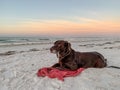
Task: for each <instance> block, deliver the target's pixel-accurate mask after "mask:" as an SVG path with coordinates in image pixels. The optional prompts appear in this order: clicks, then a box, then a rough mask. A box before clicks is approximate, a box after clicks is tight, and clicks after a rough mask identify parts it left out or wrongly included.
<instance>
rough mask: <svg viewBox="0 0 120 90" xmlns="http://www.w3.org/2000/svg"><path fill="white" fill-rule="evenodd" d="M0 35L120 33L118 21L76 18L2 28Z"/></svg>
mask: <svg viewBox="0 0 120 90" xmlns="http://www.w3.org/2000/svg"><path fill="white" fill-rule="evenodd" d="M1 29H3V30H2V31H0V33H7V32H8V33H14V34H15V33H20V34H22V33H24V34H27V33H28V34H55V35H63V34H71V35H73V34H102V33H105V34H109V33H120V21H112V20H106V21H105V20H94V19H87V18H78V19H77V22H76V21H67V20H43V21H28V22H21V23H19V24H15V25H8V26H4V27H2V28H1Z"/></svg>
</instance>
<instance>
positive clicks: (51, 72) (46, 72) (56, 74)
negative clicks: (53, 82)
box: [37, 67, 84, 81]
mask: <svg viewBox="0 0 120 90" xmlns="http://www.w3.org/2000/svg"><path fill="white" fill-rule="evenodd" d="M83 70H84V68H79V69H77V70H75V71H70V70H59V69H56V68H51V67H45V68H42V69H39V70H38V72H37V76H38V77H45V76H48V77H49V78H58V79H59V80H62V81H64V77H71V76H76V75H78V74H79V73H81V72H82V71H83Z"/></svg>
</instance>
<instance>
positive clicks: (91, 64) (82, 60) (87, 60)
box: [50, 40, 107, 70]
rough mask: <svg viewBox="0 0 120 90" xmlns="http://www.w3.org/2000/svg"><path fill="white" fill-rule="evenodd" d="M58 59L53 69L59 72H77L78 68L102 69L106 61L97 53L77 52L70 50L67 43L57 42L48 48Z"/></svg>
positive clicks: (69, 45)
mask: <svg viewBox="0 0 120 90" xmlns="http://www.w3.org/2000/svg"><path fill="white" fill-rule="evenodd" d="M50 51H51V53H55V54H56V55H57V57H58V59H59V61H58V63H56V64H54V65H53V66H52V67H53V68H58V69H60V70H77V69H78V68H103V67H106V66H107V63H106V59H105V58H104V56H103V55H102V54H100V53H98V52H77V51H75V50H73V49H72V48H71V44H70V43H69V42H68V41H64V40H57V41H56V42H54V46H52V47H51V48H50Z"/></svg>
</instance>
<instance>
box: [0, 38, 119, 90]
mask: <svg viewBox="0 0 120 90" xmlns="http://www.w3.org/2000/svg"><path fill="white" fill-rule="evenodd" d="M59 39H63V40H67V41H69V42H70V43H71V44H72V48H73V49H74V50H76V51H80V52H88V51H97V52H100V53H101V54H103V55H104V57H105V58H106V59H107V61H108V66H110V65H113V66H119V67H120V38H118V37H116V38H112V37H111V38H109V37H92V38H90V37H86V38H85V37H76V38H52V39H45V40H44V39H43V40H40V41H35V42H34V40H33V41H32V42H28V41H27V42H21V43H2V44H0V90H119V89H120V69H115V68H102V69H96V68H89V69H86V70H84V71H83V72H82V73H81V74H79V75H78V76H76V77H67V78H65V81H64V82H63V81H60V80H58V79H51V78H48V77H44V78H43V77H37V76H36V73H37V71H38V69H40V68H42V67H46V66H52V65H53V64H54V63H56V62H57V61H58V59H57V57H56V55H55V54H52V53H50V51H49V48H50V47H51V46H52V45H53V42H54V41H56V40H59Z"/></svg>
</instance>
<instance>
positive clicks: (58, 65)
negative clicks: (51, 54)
mask: <svg viewBox="0 0 120 90" xmlns="http://www.w3.org/2000/svg"><path fill="white" fill-rule="evenodd" d="M52 67H53V68H56V67H60V64H59V63H56V64H54V65H53V66H52Z"/></svg>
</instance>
